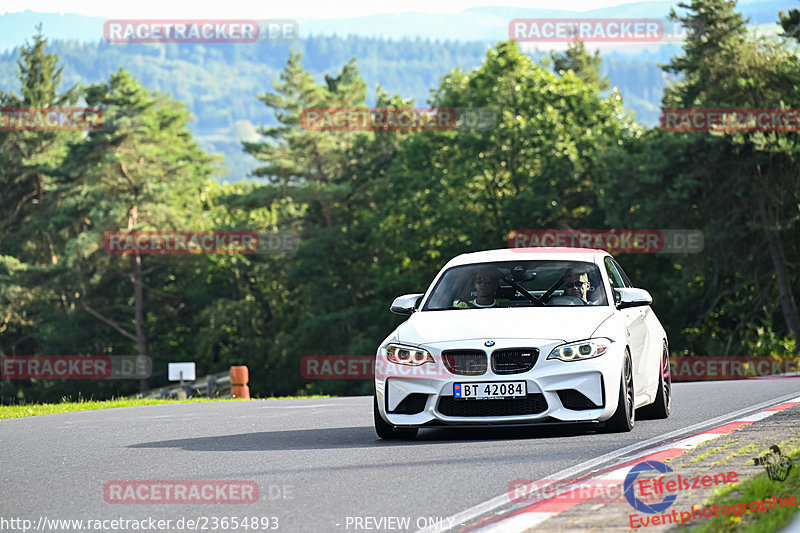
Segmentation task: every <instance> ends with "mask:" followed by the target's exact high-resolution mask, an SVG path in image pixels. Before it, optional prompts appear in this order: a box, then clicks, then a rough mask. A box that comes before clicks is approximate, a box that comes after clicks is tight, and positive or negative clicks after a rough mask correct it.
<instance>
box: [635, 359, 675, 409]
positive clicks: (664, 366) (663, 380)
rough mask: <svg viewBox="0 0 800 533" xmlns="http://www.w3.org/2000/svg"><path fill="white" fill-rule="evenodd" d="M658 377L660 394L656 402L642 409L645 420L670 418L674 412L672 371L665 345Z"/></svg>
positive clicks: (657, 395)
mask: <svg viewBox="0 0 800 533" xmlns="http://www.w3.org/2000/svg"><path fill="white" fill-rule="evenodd" d="M659 367H660V368H659V375H658V394H656V400H655V401H654V402H653V403H651V404H650V405H648V406H646V407H644V408H642V409H640V411H641V413H642V414H643V415H644V417H645V418H651V419H663V418H668V417H669V413H670V411H671V410H672V371H671V370H670V366H669V351H668V350H667V345H666V344H665V345H664V351H663V352H662V353H661V364H660V365H659Z"/></svg>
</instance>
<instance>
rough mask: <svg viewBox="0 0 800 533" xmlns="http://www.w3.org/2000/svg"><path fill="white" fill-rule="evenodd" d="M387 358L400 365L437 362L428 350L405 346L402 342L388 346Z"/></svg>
mask: <svg viewBox="0 0 800 533" xmlns="http://www.w3.org/2000/svg"><path fill="white" fill-rule="evenodd" d="M386 358H387V359H388V360H389V361H391V362H392V363H397V364H398V365H410V366H420V365H424V364H425V363H435V361H434V360H433V356H432V355H431V354H430V352H428V351H427V350H423V349H422V348H414V347H412V346H403V345H402V344H390V345H389V346H387V347H386Z"/></svg>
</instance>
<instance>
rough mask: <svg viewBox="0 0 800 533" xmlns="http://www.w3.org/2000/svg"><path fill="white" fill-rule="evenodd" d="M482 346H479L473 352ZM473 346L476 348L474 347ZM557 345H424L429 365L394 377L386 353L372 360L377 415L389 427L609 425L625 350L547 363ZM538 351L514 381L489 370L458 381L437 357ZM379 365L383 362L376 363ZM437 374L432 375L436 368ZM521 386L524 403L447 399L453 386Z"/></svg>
mask: <svg viewBox="0 0 800 533" xmlns="http://www.w3.org/2000/svg"><path fill="white" fill-rule="evenodd" d="M479 342H480V344H478V343H479ZM476 344H477V346H476ZM560 344H563V342H562V341H560V340H555V341H554V340H533V339H502V340H498V341H497V344H496V345H495V346H493V347H491V348H486V347H484V346H483V344H482V340H481V341H473V342H469V341H467V342H450V343H437V344H436V345H434V346H432V345H423V346H421V347H422V348H425V349H426V350H428V351H429V352H430V353H431V354H432V355H433V358H434V359H435V361H436V362H435V363H433V364H431V363H428V364H426V365H422V367H426V368H424V370H423V368H422V367H414V368H408V367H404V368H402V369H397V368H394V367H400V366H403V365H395V364H394V363H388V364H387V360H386V358H385V357H386V356H385V354H386V350H385V347H383V346H382V347H381V349H380V350H379V352H378V355H377V358H378V361H377V362H376V363H377V364H376V368H378V367H380V366H381V365H383V367H384V368H387V370H388V372H376V378H375V391H376V394H377V397H378V409H379V411H380V414H381V416H382V417H383V419H384V420H386V421H388V422H389V423H390V424H392V425H394V426H404V427H422V426H430V425H459V426H480V425H484V426H485V425H530V424H547V423H553V422H594V421H604V420H607V419H608V418H610V417H611V416H612V415H613V414H614V411H615V410H616V407H617V398H618V393H619V382H620V376H621V373H622V370H621V369H622V361H623V357H624V346H622V345H621V343H612V344H611V347H610V348H609V350H608V351H607V352H606V353H605V354H603V355H602V356H600V357H596V358H593V359H587V360H584V361H570V362H564V361H559V360H548V359H547V356H548V354H549V353H550V351H551V350H552V349H553V348H554V347H556V346H558V345H560ZM516 347H536V348H538V349H539V355H538V358H537V360H536V362H535V364H534V365H533V368H531V369H530V370H528V371H526V372H521V373H515V374H496V373H494V372H493V371H492V368H491V364H490V365H487V369H486V371H485V373H483V374H481V375H456V374H453V373H452V372H450V371H448V370H447V369H446V368H445V365H444V364H443V360H442V355H441V353H442V351H444V350H451V349H473V350H474V349H482V350H483V351H485V352H486V354H487V357H488V358H491V356H492V353H493V352H494V351H496V350H502V349H505V348H516ZM381 358H383V359H382V360H381ZM434 366H435V368H434ZM523 380H524V381H525V382H526V385H527V393H528V396H527V397H526V398H525V399H513V400H502V399H488V400H472V399H470V400H461V399H455V398H454V396H453V385H454V384H455V383H475V382H498V383H500V382H508V381H523Z"/></svg>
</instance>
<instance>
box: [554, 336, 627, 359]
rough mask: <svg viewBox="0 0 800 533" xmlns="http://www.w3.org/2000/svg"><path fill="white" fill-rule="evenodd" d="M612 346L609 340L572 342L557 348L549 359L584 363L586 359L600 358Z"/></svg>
mask: <svg viewBox="0 0 800 533" xmlns="http://www.w3.org/2000/svg"><path fill="white" fill-rule="evenodd" d="M609 346H611V340H609V339H587V340H585V341H578V342H570V343H568V344H562V345H561V346H556V347H555V348H553V351H551V352H550V355H548V356H547V358H548V359H558V360H559V361H567V362H569V361H583V360H584V359H592V358H593V357H600V356H601V355H603V354H604V353H606V351H608V347H609Z"/></svg>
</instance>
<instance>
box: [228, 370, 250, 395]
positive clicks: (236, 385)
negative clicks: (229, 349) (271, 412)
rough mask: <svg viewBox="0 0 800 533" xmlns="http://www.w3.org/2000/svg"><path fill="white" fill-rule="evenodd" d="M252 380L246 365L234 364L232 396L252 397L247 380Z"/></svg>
mask: <svg viewBox="0 0 800 533" xmlns="http://www.w3.org/2000/svg"><path fill="white" fill-rule="evenodd" d="M248 381H250V374H249V372H248V371H247V367H246V366H232V367H231V398H244V399H246V400H249V399H250V387H248V386H247V382H248Z"/></svg>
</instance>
